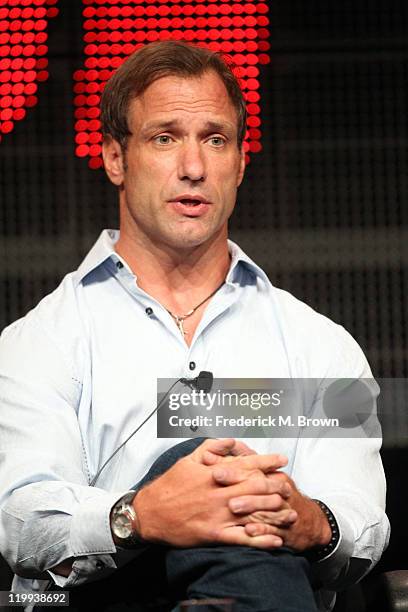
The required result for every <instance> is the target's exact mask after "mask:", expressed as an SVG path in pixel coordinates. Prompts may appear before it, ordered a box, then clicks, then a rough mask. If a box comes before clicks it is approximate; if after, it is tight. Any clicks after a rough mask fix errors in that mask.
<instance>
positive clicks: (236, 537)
mask: <svg viewBox="0 0 408 612" xmlns="http://www.w3.org/2000/svg"><path fill="white" fill-rule="evenodd" d="M259 531H263V532H262V533H258V534H253V535H252V534H250V533H247V532H246V527H245V528H244V527H239V526H238V527H228V528H227V529H223V530H221V531H220V532H219V534H218V537H217V542H219V543H221V544H229V545H230V544H234V545H239V546H250V547H252V548H261V549H273V548H280V547H281V546H282V545H283V539H282V537H280V536H278V535H276V534H273V533H271V532H269V531H268V530H259Z"/></svg>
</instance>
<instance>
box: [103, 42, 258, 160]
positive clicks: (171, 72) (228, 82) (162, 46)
mask: <svg viewBox="0 0 408 612" xmlns="http://www.w3.org/2000/svg"><path fill="white" fill-rule="evenodd" d="M208 71H213V72H215V73H216V74H217V75H218V76H219V77H220V79H221V80H222V82H223V83H224V85H225V88H226V90H227V93H228V96H229V98H230V100H231V102H232V104H233V105H234V107H235V109H236V111H237V115H238V132H237V141H238V142H237V144H238V147H239V148H241V146H242V142H243V140H244V137H245V133H246V105H245V99H244V96H243V93H242V91H241V87H240V85H239V83H238V81H237V79H236V77H235V75H234V74H233V72H232V65H231V64H230V63H227V60H226V59H224V57H223V56H221V55H220V54H219V53H215V52H213V51H211V50H210V49H207V48H203V47H198V46H195V45H192V44H188V43H185V42H180V41H174V40H167V41H160V42H154V43H150V44H148V45H145V46H144V47H142V48H140V49H139V50H137V51H135V52H134V53H132V55H131V56H130V57H129V58H128V59H127V60H126V61H125V62H124V63H123V64H122V65H121V66H120V67H119V69H118V70H117V71H116V72H115V73H114V74H113V75H112V76H111V78H110V79H109V81H108V82H107V83H106V85H105V89H104V91H103V94H102V98H101V124H102V133H103V135H104V137H106V136H107V135H110V136H111V137H112V138H113V139H114V140H116V141H117V142H119V144H120V146H121V147H122V149H126V145H127V138H128V136H130V135H131V132H130V130H129V125H128V111H129V105H130V102H131V101H132V100H133V99H134V98H137V97H138V96H140V95H142V94H143V92H144V91H146V89H147V88H148V87H149V85H151V84H152V83H154V82H155V81H157V80H158V79H160V78H162V77H166V76H182V77H186V78H193V77H199V76H201V75H203V74H204V73H206V72H208Z"/></svg>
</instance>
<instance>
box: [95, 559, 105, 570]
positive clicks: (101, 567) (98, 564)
mask: <svg viewBox="0 0 408 612" xmlns="http://www.w3.org/2000/svg"><path fill="white" fill-rule="evenodd" d="M104 568H105V563H104V562H103V561H97V562H96V569H98V570H102V569H104Z"/></svg>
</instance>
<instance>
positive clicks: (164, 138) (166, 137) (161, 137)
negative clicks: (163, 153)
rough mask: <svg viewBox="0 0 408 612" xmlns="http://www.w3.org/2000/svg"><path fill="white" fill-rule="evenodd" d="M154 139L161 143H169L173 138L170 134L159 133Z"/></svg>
mask: <svg viewBox="0 0 408 612" xmlns="http://www.w3.org/2000/svg"><path fill="white" fill-rule="evenodd" d="M153 140H154V141H155V142H157V143H158V144H161V145H167V144H170V143H171V142H172V138H171V136H169V135H168V134H159V135H158V136H155V138H154V139H153Z"/></svg>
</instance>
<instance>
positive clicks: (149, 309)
mask: <svg viewBox="0 0 408 612" xmlns="http://www.w3.org/2000/svg"><path fill="white" fill-rule="evenodd" d="M145 313H146V314H147V315H149V317H150V315H152V314H153V308H150V306H148V307H147V308H146V310H145Z"/></svg>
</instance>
